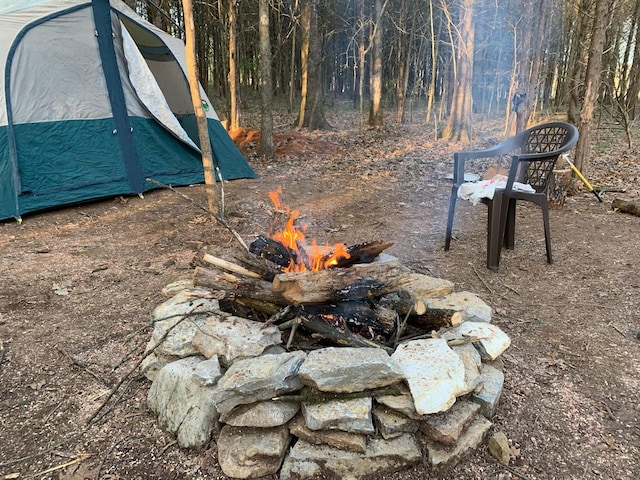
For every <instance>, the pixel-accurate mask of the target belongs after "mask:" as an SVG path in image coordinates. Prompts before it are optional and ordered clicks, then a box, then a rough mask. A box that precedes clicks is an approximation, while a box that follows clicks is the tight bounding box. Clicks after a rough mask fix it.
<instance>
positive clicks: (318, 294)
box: [273, 260, 411, 305]
mask: <svg viewBox="0 0 640 480" xmlns="http://www.w3.org/2000/svg"><path fill="white" fill-rule="evenodd" d="M410 281H411V278H410V271H409V270H408V269H407V268H406V267H404V266H402V265H400V263H399V262H397V261H395V260H393V261H387V262H375V263H369V264H356V265H353V266H352V267H351V268H347V269H342V268H336V269H330V270H321V271H318V272H301V273H282V274H280V275H276V278H275V279H274V280H273V289H274V291H276V292H280V293H281V294H282V297H283V298H285V299H286V300H287V301H289V302H290V303H292V304H294V305H302V304H319V303H328V302H335V301H343V300H345V299H350V300H360V299H365V298H373V297H377V296H381V295H385V294H387V293H392V292H395V291H397V290H399V289H401V288H402V287H403V286H404V285H406V284H407V283H408V282H410Z"/></svg>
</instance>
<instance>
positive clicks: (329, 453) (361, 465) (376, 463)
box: [280, 434, 422, 480]
mask: <svg viewBox="0 0 640 480" xmlns="http://www.w3.org/2000/svg"><path fill="white" fill-rule="evenodd" d="M421 461H422V452H421V450H420V447H419V446H418V444H417V443H416V441H415V438H414V437H413V435H410V434H404V435H402V436H400V437H397V438H394V439H391V440H383V439H371V440H370V441H369V443H368V444H367V450H366V452H365V453H356V452H349V451H346V450H339V449H337V448H333V447H329V446H327V445H312V444H310V443H308V442H305V441H304V440H298V442H297V443H296V444H295V445H294V446H293V448H292V449H291V451H290V452H289V456H288V457H287V458H286V459H285V461H284V463H283V465H282V470H281V471H280V480H294V479H296V480H301V479H319V478H336V479H337V478H339V479H342V480H354V479H358V478H361V477H363V476H365V475H373V474H381V473H387V472H396V471H399V470H402V469H405V468H408V467H410V466H412V465H415V464H417V463H419V462H421Z"/></svg>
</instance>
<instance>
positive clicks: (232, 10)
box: [227, 0, 240, 130]
mask: <svg viewBox="0 0 640 480" xmlns="http://www.w3.org/2000/svg"><path fill="white" fill-rule="evenodd" d="M239 3H240V0H229V10H228V12H227V16H228V20H229V130H235V129H237V128H240V78H239V74H238V4H239Z"/></svg>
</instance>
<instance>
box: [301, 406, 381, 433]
mask: <svg viewBox="0 0 640 480" xmlns="http://www.w3.org/2000/svg"><path fill="white" fill-rule="evenodd" d="M372 403H373V402H372V399H371V397H365V398H355V399H352V400H332V401H329V402H324V403H316V404H302V414H303V415H304V420H305V423H306V425H307V427H309V428H310V429H311V430H343V431H345V432H352V433H364V434H367V433H373V432H374V431H375V429H374V428H373V419H372V417H371V406H372Z"/></svg>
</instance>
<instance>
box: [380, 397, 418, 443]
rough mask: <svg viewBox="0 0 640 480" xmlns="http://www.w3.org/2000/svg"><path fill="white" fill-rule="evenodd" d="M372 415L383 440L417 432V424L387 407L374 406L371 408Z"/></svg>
mask: <svg viewBox="0 0 640 480" xmlns="http://www.w3.org/2000/svg"><path fill="white" fill-rule="evenodd" d="M372 414H373V420H374V422H375V424H376V428H377V429H378V432H380V435H382V438H384V439H385V440H389V439H390V438H395V437H399V436H400V435H402V434H403V433H415V432H417V431H418V422H416V421H415V420H413V419H411V418H409V417H406V416H404V415H402V414H401V413H399V412H397V411H396V410H393V409H391V408H389V407H385V406H383V405H376V406H375V407H373V410H372Z"/></svg>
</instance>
